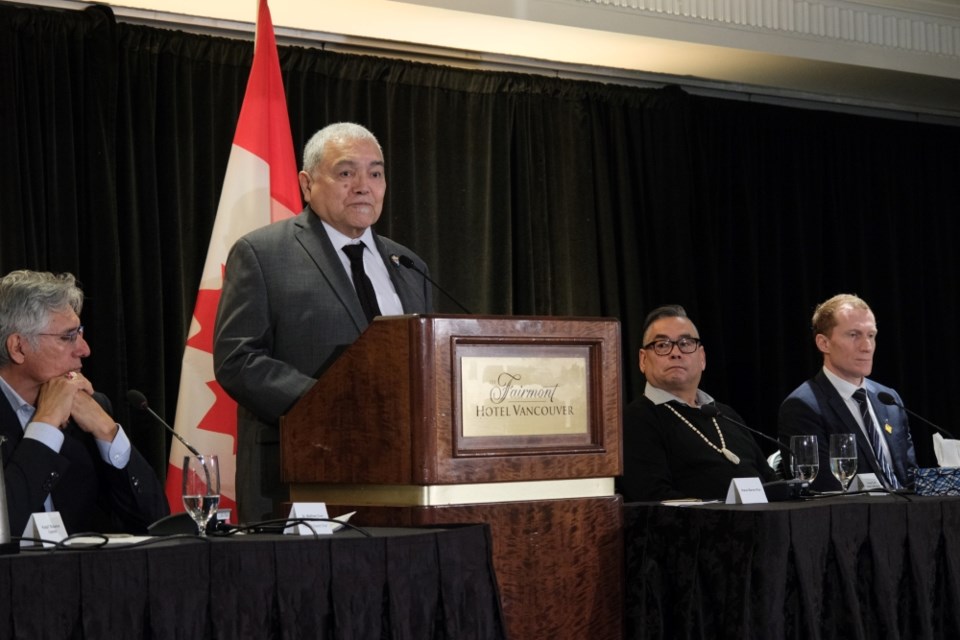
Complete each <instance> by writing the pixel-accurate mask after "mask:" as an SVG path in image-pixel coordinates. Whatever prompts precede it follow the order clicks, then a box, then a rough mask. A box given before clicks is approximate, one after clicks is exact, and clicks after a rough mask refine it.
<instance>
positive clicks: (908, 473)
mask: <svg viewBox="0 0 960 640" xmlns="http://www.w3.org/2000/svg"><path fill="white" fill-rule="evenodd" d="M866 388H867V398H868V399H869V400H870V405H871V406H872V407H873V412H874V413H875V414H876V415H877V420H879V421H880V429H881V431H883V435H884V438H886V441H887V448H889V449H890V457H891V458H892V462H893V470H894V473H896V475H897V480H899V481H900V484H901V485H903V486H904V487H907V488H911V487H913V474H914V472H915V470H916V468H917V459H916V456H915V454H914V451H913V439H912V438H911V437H910V424H909V421H908V419H907V414H906V411H904V410H903V409H902V408H900V407H902V406H903V402H902V401H901V400H900V396H899V394H897V392H896V391H895V390H893V389H891V388H890V387H885V386H883V385H881V384H878V383H876V382H874V381H873V380H870V379H869V378H868V379H867V381H866ZM881 391H886V392H887V393H889V394H890V395H892V396H893V397H894V398H896V399H897V403H898V404H899V405H900V406H888V405H885V404H883V403H882V402H880V400H879V399H878V398H877V394H879V393H880V392H881ZM778 431H779V434H780V436H781V439H782V440H783V441H784V442H785V443H786V444H788V445H789V442H790V436H795V435H815V436H817V444H818V445H819V447H820V471H819V473H818V474H817V477H816V479H815V480H814V481H813V483H812V484H811V488H813V489H815V490H817V491H836V490H839V489H840V482H839V481H838V480H837V479H836V478H834V477H833V474H832V473H830V434H831V433H855V434H856V435H857V454H858V456H857V473H875V474H877V478H879V479H881V481H882V480H883V477H884V476H883V473H882V471H881V469H880V463H879V462H878V461H877V457H876V456H875V455H874V453H873V449H872V447H871V446H870V442H869V441H868V440H867V438H866V436H865V435H864V434H863V431H862V430H861V429H860V425H858V424H857V421H856V419H854V417H853V414H852V413H850V409H849V408H848V407H847V404H846V402H844V400H843V398H841V397H840V393H839V392H838V391H837V389H836V387H834V386H833V383H831V382H830V379H829V378H827V376H826V374H824V373H823V371H822V370H821V371H820V372H818V373H817V375H815V376H814V377H813V378H811V379H810V380H807V381H806V382H804V383H803V384H802V385H800V386H799V387H797V388H796V389H795V390H794V391H793V393H791V394H790V395H789V396H788V397H787V399H786V400H784V401H783V404H781V405H780V416H779V420H778Z"/></svg>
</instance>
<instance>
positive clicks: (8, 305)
mask: <svg viewBox="0 0 960 640" xmlns="http://www.w3.org/2000/svg"><path fill="white" fill-rule="evenodd" d="M82 306H83V292H82V291H81V290H80V288H79V287H78V286H77V285H76V281H75V279H74V277H73V276H72V275H70V274H62V275H54V274H52V273H41V272H36V271H13V272H11V273H9V274H7V275H6V276H4V277H3V278H0V340H2V346H0V390H2V392H3V396H2V398H0V438H3V439H4V442H3V443H2V446H0V449H2V453H3V467H4V480H5V483H6V488H7V514H8V516H9V523H10V533H11V534H12V535H13V536H19V535H20V534H21V533H22V532H23V530H24V528H25V527H26V524H27V521H28V520H29V519H30V514H32V513H36V512H42V511H58V512H59V513H60V516H61V518H62V520H63V524H64V526H65V527H66V529H67V533H69V534H74V533H81V532H86V531H96V532H101V533H110V532H127V533H146V531H147V526H148V525H150V524H151V523H152V522H154V521H156V520H158V519H160V518H162V517H163V516H165V515H167V514H168V513H169V512H170V509H169V506H168V505H167V500H166V497H165V495H164V492H163V487H162V486H161V485H160V481H159V480H158V479H157V475H156V473H155V472H154V471H153V468H152V467H151V466H150V465H149V463H148V462H147V461H146V460H145V459H144V458H143V456H142V455H140V453H139V452H138V451H137V450H136V449H134V448H133V446H132V445H131V444H130V440H129V439H127V436H126V434H125V433H124V431H123V429H122V428H121V427H120V425H119V424H117V423H116V422H115V421H114V419H113V418H112V417H111V415H110V410H111V407H110V402H109V400H107V398H106V396H104V395H103V394H101V393H96V392H94V390H93V385H91V384H90V381H89V380H87V379H86V378H85V377H84V376H83V374H82V373H80V369H81V367H82V360H83V358H86V357H87V356H88V355H90V346H89V345H88V344H87V342H86V340H85V339H84V335H83V325H82V324H80V317H79V314H80V310H81V308H82Z"/></svg>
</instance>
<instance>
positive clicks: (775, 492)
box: [700, 404, 810, 502]
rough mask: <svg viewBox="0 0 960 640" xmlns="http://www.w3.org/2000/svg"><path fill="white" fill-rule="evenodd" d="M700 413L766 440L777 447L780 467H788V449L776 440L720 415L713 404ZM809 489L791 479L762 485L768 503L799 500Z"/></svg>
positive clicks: (702, 408) (804, 482) (789, 453)
mask: <svg viewBox="0 0 960 640" xmlns="http://www.w3.org/2000/svg"><path fill="white" fill-rule="evenodd" d="M700 411H702V412H703V413H704V414H706V415H708V416H710V417H711V418H717V417H719V418H723V419H724V420H726V421H727V422H732V423H733V424H735V425H737V426H738V427H740V428H741V429H745V430H747V431H749V432H750V433H752V434H754V435H756V436H760V437H761V438H763V439H764V440H767V441H769V442H772V443H773V444H775V445H777V449H778V450H779V451H780V452H781V460H780V464H781V466H782V465H788V466H789V464H790V456H791V455H792V454H791V452H790V449H789V448H788V447H786V446H784V445H783V444H782V443H781V442H780V441H779V440H777V439H776V438H771V437H770V436H768V435H767V434H765V433H763V432H762V431H757V430H756V429H753V428H751V427H748V426H747V425H745V424H743V423H742V422H740V421H739V420H734V419H733V418H731V417H730V416H728V415H727V414H725V413H722V412H721V411H720V409H718V408H717V405H715V404H705V405H703V406H702V407H700ZM783 452H786V455H787V457H786V458H783V457H782V454H783ZM809 487H810V483H809V482H806V481H804V480H796V479H793V478H790V479H786V480H773V481H771V482H765V483H763V491H764V493H765V494H767V501H768V502H785V501H787V500H799V499H800V498H801V497H804V496H806V495H807V489H808V488H809Z"/></svg>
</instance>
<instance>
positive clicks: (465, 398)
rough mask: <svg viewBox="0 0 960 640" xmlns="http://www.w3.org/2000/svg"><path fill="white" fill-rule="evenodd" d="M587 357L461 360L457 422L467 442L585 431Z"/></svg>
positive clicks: (463, 358)
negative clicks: (493, 437)
mask: <svg viewBox="0 0 960 640" xmlns="http://www.w3.org/2000/svg"><path fill="white" fill-rule="evenodd" d="M587 364H588V361H587V358H585V357H577V356H545V355H542V353H541V354H540V355H532V356H531V357H523V356H517V355H514V356H497V357H487V356H464V357H462V358H461V360H460V381H461V424H462V427H463V435H464V437H467V438H474V437H491V436H553V435H577V434H585V433H587V428H588V420H589V415H588V414H589V412H588V406H589V405H588V390H589V386H588V377H587Z"/></svg>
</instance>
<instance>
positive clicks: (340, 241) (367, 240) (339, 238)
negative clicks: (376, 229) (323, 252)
mask: <svg viewBox="0 0 960 640" xmlns="http://www.w3.org/2000/svg"><path fill="white" fill-rule="evenodd" d="M320 222H322V223H323V227H324V228H325V229H326V230H327V237H328V238H330V242H332V243H333V248H334V249H336V250H337V254H338V255H340V254H343V248H344V247H345V246H347V245H348V244H357V243H358V242H360V241H362V242H363V244H365V245H367V249H370V250H371V251H373V252H376V251H377V245H376V243H375V242H374V241H373V230H372V229H371V228H370V227H367V228H366V229H364V230H363V235H361V236H360V237H359V238H351V237H349V236H345V235H343V234H342V233H340V232H339V231H337V230H336V229H334V228H333V227H332V226H330V225H329V224H327V223H326V222H325V221H324V220H321V221H320ZM348 260H349V259H348ZM347 264H349V261H348V262H347Z"/></svg>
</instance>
